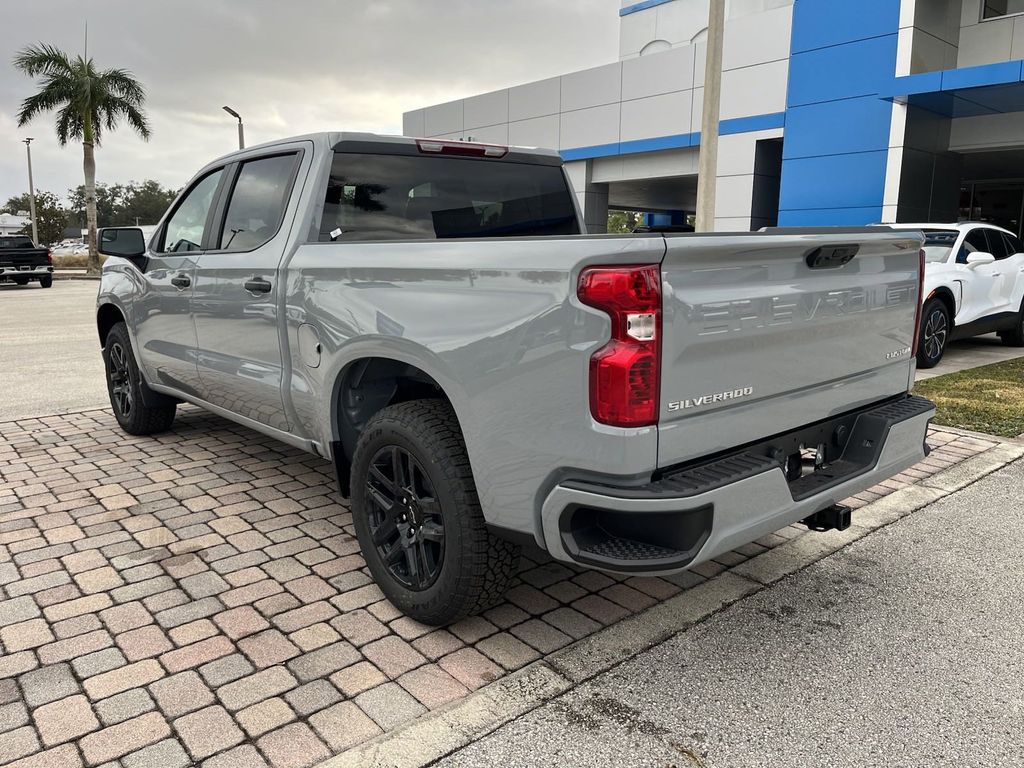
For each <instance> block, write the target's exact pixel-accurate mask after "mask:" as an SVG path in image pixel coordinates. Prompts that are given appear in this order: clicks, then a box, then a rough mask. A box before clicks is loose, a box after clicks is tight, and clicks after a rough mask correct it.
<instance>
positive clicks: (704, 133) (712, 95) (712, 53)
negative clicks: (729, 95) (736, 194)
mask: <svg viewBox="0 0 1024 768" xmlns="http://www.w3.org/2000/svg"><path fill="white" fill-rule="evenodd" d="M724 44H725V0H711V11H710V13H709V14H708V54H707V59H706V62H705V67H704V114H703V115H702V116H701V121H700V156H699V159H698V164H697V166H698V168H697V222H696V229H697V231H698V232H711V231H713V230H714V228H715V191H716V185H717V179H716V176H717V174H718V123H719V119H720V115H721V108H722V48H723V47H724Z"/></svg>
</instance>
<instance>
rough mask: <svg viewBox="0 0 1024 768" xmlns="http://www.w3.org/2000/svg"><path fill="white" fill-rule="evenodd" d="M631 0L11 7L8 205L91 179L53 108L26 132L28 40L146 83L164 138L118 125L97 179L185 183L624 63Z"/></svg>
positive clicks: (3, 137) (292, 0)
mask: <svg viewBox="0 0 1024 768" xmlns="http://www.w3.org/2000/svg"><path fill="white" fill-rule="evenodd" d="M619 5H620V3H619V2H618V0H511V1H510V0H504V1H501V0H170V1H166V0H165V1H163V2H161V1H160V0H34V2H31V3H17V4H12V7H11V8H8V9H6V10H7V13H6V14H5V22H6V23H5V24H4V34H3V35H2V36H0V205H2V204H3V202H4V201H6V200H7V199H8V198H9V197H10V196H11V195H15V194H20V193H22V192H24V191H27V188H28V179H27V169H26V158H25V146H24V145H23V144H21V143H20V142H21V140H22V139H24V138H25V137H27V136H32V137H34V138H35V141H34V142H33V143H32V168H33V175H34V177H35V186H36V189H37V190H47V191H52V192H55V193H57V194H59V195H61V196H62V197H63V196H64V195H65V194H66V192H67V190H68V189H69V188H71V187H74V186H77V185H78V184H81V183H82V148H81V145H80V144H68V145H67V146H66V147H63V148H62V147H60V146H59V145H58V143H57V139H56V137H55V134H54V130H53V118H52V116H49V115H47V116H44V117H40V118H37V119H36V120H34V121H33V122H32V123H30V124H29V125H28V126H26V127H25V128H18V127H17V122H16V115H17V111H18V108H19V106H20V104H21V101H22V100H23V99H24V98H25V97H26V96H28V95H30V94H31V93H32V92H33V87H34V83H33V81H32V80H31V79H30V78H28V77H26V76H25V75H24V74H22V73H20V72H18V71H16V70H15V69H14V67H13V66H12V65H11V63H10V62H11V59H12V57H13V55H14V53H15V52H16V51H17V50H18V49H20V48H22V47H24V46H25V45H29V44H34V43H39V42H45V43H49V44H52V45H56V46H57V47H59V48H62V49H64V50H66V51H68V52H70V53H79V52H81V51H82V49H83V46H84V38H85V34H84V20H85V18H86V17H88V21H89V42H88V46H89V47H88V53H89V56H91V57H92V58H93V59H94V61H95V63H96V66H97V67H99V68H101V69H106V68H115V67H116V68H124V69H128V70H130V71H131V72H133V73H134V74H135V75H136V76H137V77H138V78H139V79H140V80H141V81H142V83H143V84H144V85H145V87H146V91H147V100H146V109H147V112H148V115H149V119H150V124H151V128H152V131H153V135H152V138H151V139H150V141H149V142H144V141H142V140H141V139H139V138H138V137H137V136H136V135H135V134H134V133H133V132H132V131H131V130H130V129H128V128H127V127H122V128H120V129H118V130H117V131H115V132H113V133H108V134H105V135H104V138H103V145H102V146H101V147H100V148H99V149H98V150H97V153H96V165H97V169H96V179H97V181H98V182H105V183H108V184H116V183H127V182H129V181H133V180H135V181H141V180H143V179H147V178H151V179H156V180H157V181H159V182H161V183H162V184H164V185H166V186H170V187H174V188H177V187H180V186H182V185H183V184H185V182H187V181H188V179H189V178H191V176H192V175H193V173H194V172H195V171H196V170H198V169H199V167H200V166H202V165H204V164H205V163H207V162H208V161H210V160H212V159H213V158H215V157H218V156H219V155H222V154H224V153H226V152H230V151H232V150H234V149H236V148H237V142H238V134H237V128H236V123H235V121H234V118H232V117H230V116H229V115H227V114H226V113H225V112H223V111H222V109H221V107H222V106H223V105H225V104H227V105H229V106H231V107H233V108H234V109H235V110H236V111H237V112H239V113H240V114H241V115H242V117H243V119H244V122H245V139H246V144H247V145H253V144H257V143H260V142H264V141H270V140H273V139H278V138H282V137H286V136H293V135H297V134H302V133H309V132H312V131H321V130H351V131H375V132H379V133H401V132H402V113H403V112H406V111H408V110H411V109H416V108H418V107H424V106H428V105H430V104H437V103H440V102H444V101H450V100H452V99H456V98H461V97H464V96H471V95H474V94H477V93H483V92H486V91H489V90H495V89H498V88H504V87H507V86H510V85H516V84H519V83H525V82H530V81H532V80H539V79H542V78H545V77H551V76H553V75H559V74H564V73H566V72H572V71H574V70H577V69H585V68H587V67H592V66H597V65H599V64H605V63H608V62H611V61H615V60H617V58H618V8H619Z"/></svg>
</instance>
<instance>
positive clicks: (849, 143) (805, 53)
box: [779, 0, 900, 226]
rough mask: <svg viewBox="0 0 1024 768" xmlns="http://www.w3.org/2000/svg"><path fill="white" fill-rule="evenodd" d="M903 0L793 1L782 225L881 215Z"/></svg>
mask: <svg viewBox="0 0 1024 768" xmlns="http://www.w3.org/2000/svg"><path fill="white" fill-rule="evenodd" d="M899 13H900V0H857V1H856V2H853V1H852V0H795V3H794V5H793V44H792V57H791V59H790V67H789V93H788V96H787V105H788V108H787V110H786V137H785V142H784V145H783V161H782V186H781V190H780V195H779V198H780V199H779V224H780V225H783V226H821V225H830V224H831V225H850V224H870V223H874V222H877V221H879V220H880V219H881V216H882V202H883V198H884V195H885V175H886V165H887V162H888V150H889V129H890V122H891V120H892V104H891V103H890V102H888V101H885V100H883V99H882V98H881V97H880V95H879V93H880V91H881V90H882V89H883V88H886V87H888V85H889V84H890V83H891V82H892V78H893V76H894V75H895V73H896V45H897V37H898V33H899Z"/></svg>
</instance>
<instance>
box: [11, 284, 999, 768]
mask: <svg viewBox="0 0 1024 768" xmlns="http://www.w3.org/2000/svg"><path fill="white" fill-rule="evenodd" d="M95 289H96V284H95V283H94V282H88V283H87V282H70V281H69V282H58V283H56V284H55V286H54V288H52V289H50V290H48V291H42V290H39V289H35V290H33V289H19V290H17V291H16V292H13V291H12V292H11V295H4V296H3V300H4V301H7V302H8V306H10V307H12V308H14V312H12V313H11V314H9V315H8V317H12V318H13V319H14V322H13V323H5V326H4V328H5V330H4V333H5V339H4V343H5V346H4V349H5V350H14V357H13V363H14V364H13V365H5V382H4V387H3V395H2V397H3V400H2V401H0V402H2V408H0V414H2V416H0V590H2V597H3V599H2V600H0V647H2V648H0V650H2V656H0V764H7V763H11V764H12V765H15V766H18V768H41V767H42V766H47V767H48V766H81V765H88V766H98V765H104V766H107V765H110V766H122V767H123V768H139V767H141V766H154V767H157V766H159V767H160V768H164V767H165V766H166V767H169V766H188V765H203V766H212V767H214V768H226V767H228V766H264V765H271V766H311V765H314V764H317V763H318V762H320V761H323V760H325V759H327V758H328V757H329V756H331V755H334V754H339V753H344V752H345V750H347V749H350V748H352V747H355V746H356V745H358V744H360V743H362V742H365V741H366V740H368V739H374V738H375V737H378V738H379V737H381V736H382V735H383V734H386V733H392V732H395V731H396V729H399V730H400V729H401V728H404V727H408V725H409V724H410V723H411V722H412V721H414V720H416V719H417V718H420V717H422V716H424V715H426V713H428V712H432V711H438V710H443V709H445V708H450V707H452V706H454V705H455V704H456V703H457V702H460V701H464V700H466V699H467V697H470V696H471V695H472V693H473V692H474V691H478V690H480V689H481V688H483V687H484V686H487V685H488V684H489V683H492V682H494V681H497V680H500V679H503V678H505V677H507V676H508V675H510V674H514V673H517V671H520V672H521V671H523V670H524V669H526V668H529V667H530V666H531V665H534V664H536V663H538V662H543V661H544V660H545V659H547V658H550V655H551V654H553V653H558V652H559V651H562V650H564V649H566V648H567V647H569V646H571V645H572V644H574V643H576V642H577V641H579V640H581V639H582V638H587V637H592V636H595V634H596V633H599V632H600V631H601V630H603V629H605V628H608V627H616V626H617V625H618V624H619V623H620V622H622V621H624V620H625V619H627V618H629V617H630V616H635V615H637V614H642V613H644V612H645V611H647V610H648V609H650V608H652V607H655V606H658V605H660V604H662V603H663V602H664V601H666V600H671V599H673V598H675V597H676V596H678V595H679V594H681V593H683V592H685V591H687V590H689V589H692V588H694V587H696V586H697V585H700V584H703V583H705V582H707V581H708V580H711V581H712V582H714V581H715V580H716V578H719V577H721V574H723V573H725V572H727V571H730V570H732V569H734V568H737V567H741V570H742V568H750V565H749V564H750V563H751V562H756V561H757V558H758V557H759V556H761V555H764V554H765V553H768V552H769V551H771V550H773V549H775V548H777V547H779V546H780V545H782V544H786V543H787V542H793V541H796V540H802V539H807V540H808V541H817V540H818V539H817V538H816V537H820V536H821V534H811V533H808V532H807V531H806V529H804V528H802V527H799V526H792V527H789V528H786V529H784V530H782V531H779V532H778V533H776V534H772V535H769V536H766V537H764V538H763V539H761V540H759V541H758V542H756V543H753V544H750V545H747V546H745V547H742V548H741V549H740V550H738V551H735V552H731V553H728V554H726V555H723V556H722V557H720V558H718V559H717V560H716V561H714V562H710V563H706V564H704V565H702V566H700V567H698V568H697V569H696V570H695V571H694V572H691V573H686V574H683V575H681V576H678V577H672V578H667V579H660V578H643V579H641V578H628V577H610V576H607V575H604V574H601V573H598V572H596V571H589V570H582V569H573V568H567V567H565V566H562V565H559V564H556V563H553V562H551V561H550V560H548V559H546V558H545V557H544V556H542V555H541V554H540V553H527V556H526V557H524V560H523V567H522V572H521V574H520V577H519V581H518V583H517V585H516V586H515V587H514V588H513V589H512V591H511V592H510V593H509V595H508V599H507V601H506V602H505V603H503V604H502V605H500V606H498V607H496V608H493V609H491V610H489V611H487V612H486V613H485V614H484V615H482V616H479V617H474V618H470V619H466V620H464V621H461V622H459V623H458V624H455V625H453V626H450V627H447V628H444V629H432V628H429V627H426V626H422V625H420V624H418V623H416V622H414V621H412V620H410V619H408V618H406V617H404V616H402V615H400V614H399V613H398V612H397V611H396V610H395V609H394V608H393V607H392V606H391V605H390V604H389V603H388V602H387V601H386V600H384V599H383V596H382V594H381V592H380V590H379V589H378V588H377V587H376V585H374V584H373V583H372V581H371V579H370V577H369V576H368V573H367V569H366V567H365V564H364V562H363V560H362V557H361V556H360V554H359V552H358V546H357V544H356V541H355V538H354V534H353V530H352V525H351V516H350V514H349V512H348V510H347V508H346V507H345V505H344V503H343V502H342V501H341V499H340V497H339V496H338V494H337V493H336V490H335V485H334V480H333V478H332V476H331V471H330V467H329V465H328V464H327V463H326V462H324V461H322V460H320V459H317V458H314V457H311V456H308V455H306V454H302V453H299V452H297V451H295V450H293V449H291V448H288V447H287V446H284V445H282V444H280V443H277V442H275V441H274V440H272V439H269V438H266V437H263V436H261V435H259V434H257V433H254V432H252V431H249V430H247V429H245V428H242V427H239V426H236V425H233V424H232V423H230V422H228V421H225V420H223V419H220V418H218V417H215V416H212V415H210V414H207V413H205V412H203V411H201V410H199V409H198V408H194V407H192V406H185V407H182V408H181V410H180V413H179V417H178V419H177V421H176V422H175V426H174V429H173V431H171V432H169V433H166V434H163V435H159V436H157V437H152V438H132V437H129V436H126V435H125V434H124V433H123V432H121V431H120V430H119V429H118V428H117V425H116V422H115V421H114V419H113V417H112V415H111V414H110V412H109V407H108V406H106V404H105V400H106V393H105V391H104V389H103V377H102V369H101V367H100V364H99V354H98V349H97V345H96V342H95V340H94V336H93V334H94V331H93V327H92V296H93V294H94V292H95ZM7 336H10V339H11V340H15V339H17V338H19V337H22V336H24V337H25V338H23V340H22V341H21V342H19V343H18V344H12V345H8V344H7V342H8V338H7ZM40 382H45V386H41V385H40ZM60 411H66V412H65V413H60ZM46 413H50V414H53V415H40V414H46ZM929 442H930V443H931V444H932V446H933V447H934V448H935V450H934V451H933V453H932V454H931V456H930V457H929V458H928V459H927V460H926V461H924V462H923V463H922V464H920V465H918V466H917V467H914V468H912V469H910V470H907V471H906V472H905V473H903V474H902V475H900V476H898V477H896V478H894V479H893V480H890V481H887V482H886V483H884V484H883V485H880V486H876V487H875V488H872V489H871V490H870V491H868V492H865V493H864V494H861V495H859V496H858V497H857V498H854V499H850V500H847V503H849V504H850V505H851V506H853V507H863V506H864V505H866V504H870V503H871V502H873V501H877V500H878V499H880V498H882V497H884V496H886V495H889V494H891V493H893V492H894V491H898V490H900V489H902V488H906V487H908V486H910V485H913V484H915V483H919V482H921V481H922V480H925V479H927V478H929V477H930V476H932V475H933V474H934V473H936V472H940V471H942V470H945V469H947V468H950V467H953V466H956V465H958V464H959V463H960V462H962V461H964V460H965V459H968V458H970V457H972V456H976V455H978V454H979V453H985V452H987V451H989V450H990V449H992V447H993V446H994V445H995V444H996V443H995V442H994V441H988V440H984V439H979V438H976V437H972V436H967V435H963V434H959V433H955V432H952V431H946V430H943V429H933V430H932V432H931V435H930V437H929ZM825 538H826V539H827V536H826V537H825ZM744 564H746V565H744ZM12 761H13V762H12Z"/></svg>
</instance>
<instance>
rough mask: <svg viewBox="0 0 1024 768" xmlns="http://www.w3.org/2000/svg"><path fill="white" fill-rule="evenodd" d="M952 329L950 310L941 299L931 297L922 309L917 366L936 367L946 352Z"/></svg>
mask: <svg viewBox="0 0 1024 768" xmlns="http://www.w3.org/2000/svg"><path fill="white" fill-rule="evenodd" d="M951 330H952V323H951V322H950V317H949V310H948V309H947V308H946V305H945V304H944V303H943V302H942V300H941V299H931V300H930V301H928V303H927V304H925V305H924V309H923V310H922V311H921V330H920V332H919V333H920V334H921V335H920V338H919V339H918V342H917V367H918V368H934V367H935V366H936V365H938V364H939V361H940V360H941V359H942V356H943V355H944V354H945V353H946V345H947V344H948V343H949V333H950V331H951Z"/></svg>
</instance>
